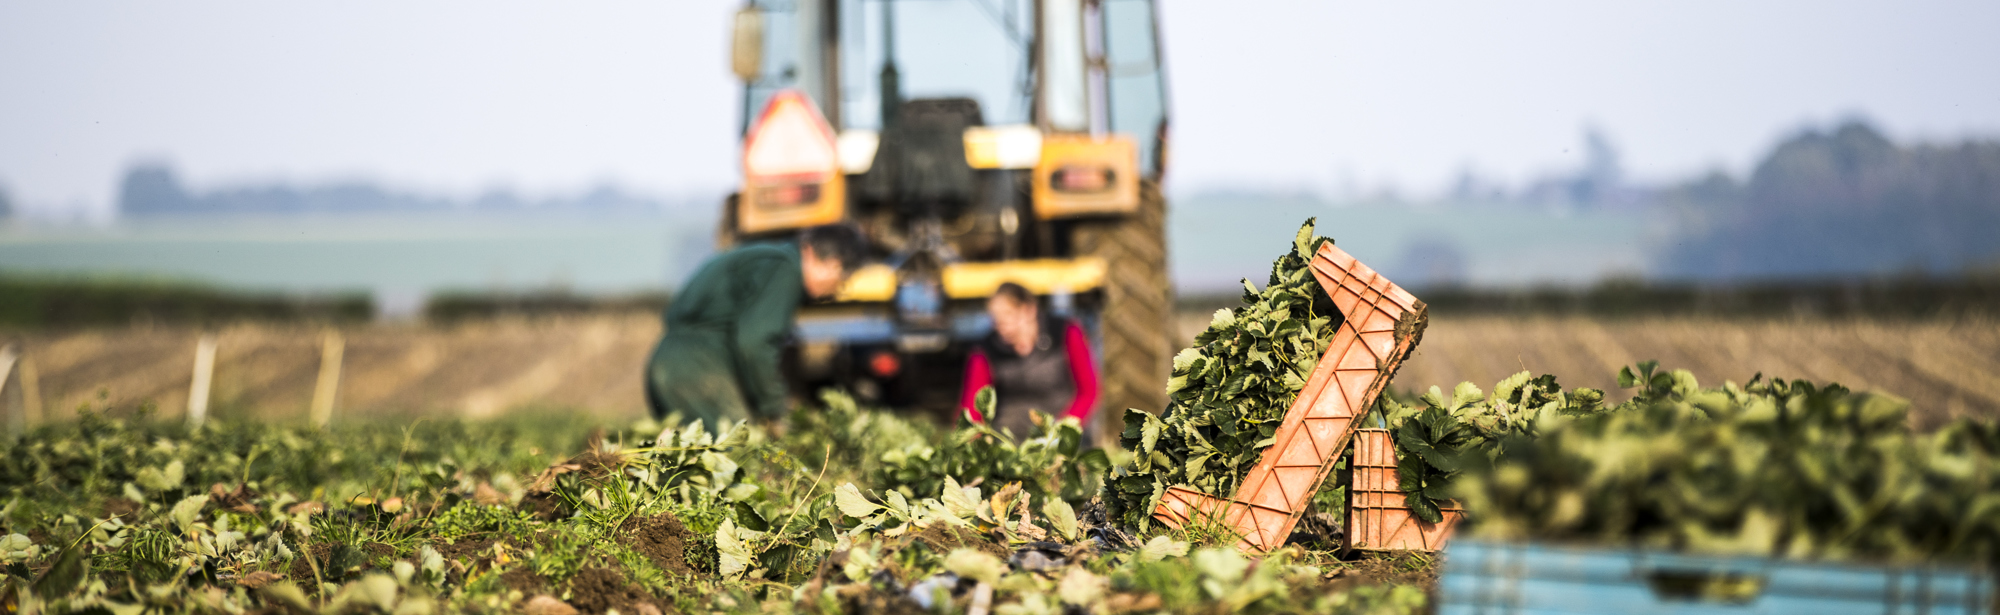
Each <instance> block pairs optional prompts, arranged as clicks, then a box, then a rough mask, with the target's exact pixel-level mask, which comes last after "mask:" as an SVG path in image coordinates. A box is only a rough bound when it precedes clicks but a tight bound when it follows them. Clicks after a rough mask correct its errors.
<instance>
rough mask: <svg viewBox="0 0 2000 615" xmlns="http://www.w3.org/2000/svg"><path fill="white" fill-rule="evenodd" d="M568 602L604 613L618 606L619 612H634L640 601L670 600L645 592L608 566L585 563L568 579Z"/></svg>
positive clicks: (587, 610)
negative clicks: (583, 566) (585, 565)
mask: <svg viewBox="0 0 2000 615" xmlns="http://www.w3.org/2000/svg"><path fill="white" fill-rule="evenodd" d="M569 592H570V599H569V604H570V606H573V607H576V609H577V610H578V611H582V612H585V613H603V612H606V611H610V610H612V609H617V610H618V612H620V613H637V612H638V606H639V605H640V604H650V605H653V607H654V608H659V607H660V605H662V604H666V605H669V607H671V605H672V603H671V602H670V601H667V600H661V599H660V598H658V597H656V596H654V595H652V594H650V593H647V592H646V590H645V588H642V587H639V586H638V585H637V584H634V583H632V582H630V581H627V580H625V575H624V574H621V573H619V572H618V571H617V570H614V569H611V568H597V567H586V568H584V569H582V570H578V571H577V573H576V576H575V577H572V578H570V581H569Z"/></svg>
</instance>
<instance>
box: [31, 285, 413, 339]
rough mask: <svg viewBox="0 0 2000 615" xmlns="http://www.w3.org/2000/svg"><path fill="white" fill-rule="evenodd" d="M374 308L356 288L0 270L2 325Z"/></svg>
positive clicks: (285, 318)
mask: <svg viewBox="0 0 2000 615" xmlns="http://www.w3.org/2000/svg"><path fill="white" fill-rule="evenodd" d="M374 316H375V302H374V300H373V299H372V298H371V297H370V296H369V295H368V294H367V293H361V292H355V293H337V294H321V295H288V294H279V293H265V292H249V291H241V290H227V289H221V288H215V287H212V286H207V285H203V284H196V283H190V282H183V281H174V280H154V279H136V278H119V277H103V278H72V277H54V276H27V275H19V274H0V328H15V327H18V328H30V329H32V328H71V327H99V326H118V325H130V324H140V323H153V324H210V325H214V324H223V323H230V322H236V321H242V320H257V321H276V322H293V321H324V322H366V321H368V320H370V319H372V318H374Z"/></svg>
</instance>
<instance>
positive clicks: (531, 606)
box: [521, 594, 576, 615]
mask: <svg viewBox="0 0 2000 615" xmlns="http://www.w3.org/2000/svg"><path fill="white" fill-rule="evenodd" d="M521 612H522V613H527V614H528V615H576V609H575V608H572V607H571V606H570V605H567V604H563V601H561V600H557V599H556V597H555V596H551V595H548V594H542V595H540V596H535V597H533V598H529V599H528V603H527V604H524V605H521Z"/></svg>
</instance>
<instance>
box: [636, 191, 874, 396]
mask: <svg viewBox="0 0 2000 615" xmlns="http://www.w3.org/2000/svg"><path fill="white" fill-rule="evenodd" d="M866 249H867V244H866V243H865V242H864V240H863V238H862V236H861V232H860V231H859V230H857V229H855V228H854V227H853V226H846V225H834V226H820V227H813V228H809V229H806V230H804V231H802V232H800V233H799V238H798V242H797V243H795V244H794V243H784V242H774V243H758V244H750V245H745V246H742V247H739V248H736V249H733V250H730V251H728V252H724V253H722V254H719V255H716V256H714V257H712V258H710V259H709V260H708V262H706V263H702V265H701V269H700V270H698V271H696V272H695V274H694V277H693V278H691V279H689V280H688V282H687V284H685V285H683V286H682V287H681V292H680V293H679V294H676V295H674V297H673V303H672V304H671V305H669V306H668V307H667V311H666V327H667V330H666V335H665V336H664V337H662V338H661V339H660V345H659V346H658V347H657V348H655V349H654V350H653V357H652V360H651V361H650V362H648V364H647V366H646V401H647V403H648V404H649V405H650V406H651V407H652V411H653V417H654V418H665V417H666V416H667V415H668V414H670V413H674V412H679V413H680V414H681V416H682V417H683V418H698V419H701V421H702V423H703V424H704V425H706V426H707V427H708V430H709V432H710V433H719V431H718V429H719V425H720V424H721V422H722V421H724V420H729V421H741V420H745V419H752V418H754V419H757V420H758V421H759V422H761V423H764V424H765V425H766V426H768V427H769V428H771V429H772V430H773V431H774V432H778V433H782V431H783V420H784V417H785V412H786V409H787V408H786V399H785V393H786V388H785V380H784V377H783V376H782V375H780V374H779V372H778V357H779V355H780V351H781V350H782V349H783V348H784V344H785V342H786V339H787V337H788V336H789V335H790V334H791V332H792V318H793V315H794V314H795V313H796V312H797V310H798V307H799V303H800V302H801V300H803V299H805V298H807V297H810V298H812V299H826V298H829V297H832V296H833V294H834V293H835V292H836V291H838V290H840V286H841V284H842V283H843V282H845V281H846V280H847V276H848V275H849V274H851V273H853V272H854V270H855V269H857V268H859V267H860V266H861V260H862V258H863V257H864V255H865V250H866Z"/></svg>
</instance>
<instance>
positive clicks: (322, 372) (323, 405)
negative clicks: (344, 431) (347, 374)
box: [312, 329, 347, 427]
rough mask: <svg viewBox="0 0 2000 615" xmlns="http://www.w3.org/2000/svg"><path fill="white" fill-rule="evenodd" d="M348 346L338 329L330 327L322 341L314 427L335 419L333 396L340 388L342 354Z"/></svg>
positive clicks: (323, 425) (314, 390) (313, 415)
mask: <svg viewBox="0 0 2000 615" xmlns="http://www.w3.org/2000/svg"><path fill="white" fill-rule="evenodd" d="M346 348H347V342H346V341H345V340H342V339H341V337H340V331H338V330H333V329H328V330H327V332H326V337H325V339H323V340H322V341H321V342H320V350H319V383H318V384H317V385H315V386H314V387H313V401H312V424H313V426H314V427H326V425H327V423H330V422H332V421H333V398H334V394H335V393H338V392H339V390H340V355H341V353H342V352H344V351H345V350H346Z"/></svg>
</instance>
